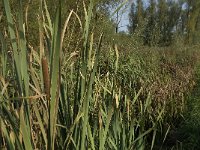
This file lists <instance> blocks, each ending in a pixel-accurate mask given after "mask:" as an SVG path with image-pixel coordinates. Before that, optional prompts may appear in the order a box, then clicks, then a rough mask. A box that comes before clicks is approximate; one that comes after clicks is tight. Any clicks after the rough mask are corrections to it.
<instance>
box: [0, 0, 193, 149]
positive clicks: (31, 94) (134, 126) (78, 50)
mask: <svg viewBox="0 0 200 150" xmlns="http://www.w3.org/2000/svg"><path fill="white" fill-rule="evenodd" d="M18 5H19V8H20V9H18V14H17V17H16V18H15V15H12V9H11V4H10V1H9V0H4V1H3V7H4V9H5V15H6V19H7V27H6V30H5V32H6V34H5V33H3V32H0V40H1V52H0V54H1V55H0V61H1V65H0V70H1V71H0V73H1V74H0V92H1V93H0V98H1V99H0V103H1V105H0V131H1V132H0V148H1V149H11V150H12V149H19V150H21V149H27V150H31V149H78V150H79V149H81V150H84V149H93V150H95V149H99V150H103V149H116V150H118V149H123V150H126V149H141V150H142V149H154V147H155V144H156V143H158V142H161V143H164V142H165V139H166V137H167V134H168V132H169V130H170V124H166V123H165V121H166V120H170V118H173V117H178V116H179V114H180V113H181V112H182V111H183V110H184V102H185V101H184V94H186V93H187V92H188V90H187V88H186V87H191V88H192V87H193V83H194V80H193V70H190V68H188V66H182V67H180V66H181V65H177V64H178V63H174V61H171V60H170V59H168V58H170V57H169V56H167V55H168V54H166V53H165V52H164V53H163V54H161V53H162V51H161V52H158V51H157V50H154V51H153V50H145V48H144V49H142V52H138V50H134V53H132V52H131V51H130V52H127V53H126V54H125V51H123V48H124V47H123V46H122V47H120V48H119V47H118V45H117V44H116V43H112V42H110V44H107V43H105V42H104V37H105V36H106V35H105V34H106V33H103V32H100V33H98V34H97V33H95V31H94V28H93V25H94V24H93V21H94V14H93V11H94V6H95V2H94V1H93V0H90V1H89V3H88V5H86V4H85V3H84V2H82V3H81V5H80V7H82V13H84V18H81V17H80V16H79V14H78V13H77V11H75V10H71V11H70V12H69V13H68V15H67V16H66V17H65V19H63V16H62V13H61V12H62V9H61V6H62V4H61V1H60V3H59V4H58V6H57V10H56V13H55V14H54V16H53V17H52V16H51V15H50V14H51V12H49V10H48V4H47V2H46V1H45V0H41V1H40V5H39V10H38V20H37V21H38V26H37V27H38V31H39V32H38V41H39V42H38V45H36V46H35V45H34V46H33V45H31V43H30V41H29V39H28V38H27V35H28V34H30V33H27V31H26V30H27V28H28V22H26V21H27V18H26V17H25V16H27V14H26V13H28V12H24V11H23V10H24V7H23V1H22V0H19V2H18ZM30 7H31V6H30ZM52 18H54V19H52ZM77 26H78V30H79V33H78V34H80V35H79V36H80V37H79V38H78V39H77V37H76V36H73V34H74V33H75V31H76V30H77ZM70 32H71V33H70ZM70 37H71V38H74V37H76V39H75V38H74V39H73V40H69V39H68V38H70ZM67 42H68V43H67ZM70 42H71V43H70ZM72 45H73V47H72ZM125 48H126V49H129V48H130V47H125ZM130 49H131V48H130ZM169 55H170V54H169ZM149 56H150V57H149ZM174 59H175V60H177V58H174ZM191 59H192V58H191ZM187 60H188V59H187ZM193 60H194V59H193ZM180 63H181V62H180ZM183 63H184V62H183ZM191 65H193V64H191ZM173 71H175V74H174V72H173ZM185 73H187V74H185ZM185 80H187V82H185ZM177 92H178V93H177ZM175 100H176V101H175ZM177 106H180V107H177ZM169 112H170V113H169ZM168 113H169V114H168ZM171 120H173V119H171ZM157 137H158V138H157Z"/></svg>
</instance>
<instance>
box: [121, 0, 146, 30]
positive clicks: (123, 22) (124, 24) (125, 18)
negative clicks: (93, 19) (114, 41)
mask: <svg viewBox="0 0 200 150" xmlns="http://www.w3.org/2000/svg"><path fill="white" fill-rule="evenodd" d="M135 1H136V0H129V2H128V7H127V8H126V9H123V8H122V10H121V11H123V10H124V12H123V13H122V14H123V15H122V17H121V21H120V24H119V27H120V28H119V31H125V32H126V31H128V29H127V26H128V24H129V18H128V14H129V12H130V6H131V4H132V3H133V2H135ZM148 1H149V0H143V2H144V5H148Z"/></svg>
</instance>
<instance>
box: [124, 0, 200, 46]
mask: <svg viewBox="0 0 200 150" xmlns="http://www.w3.org/2000/svg"><path fill="white" fill-rule="evenodd" d="M147 4H148V5H147ZM144 6H145V7H144ZM129 19H130V25H129V26H128V30H129V33H131V34H134V33H137V32H140V34H141V38H142V42H143V43H144V44H145V45H149V46H154V45H161V46H163V45H170V44H172V43H173V42H175V41H176V40H177V39H180V38H182V40H184V43H185V44H194V43H197V42H198V40H199V35H200V33H199V30H200V29H199V26H200V2H199V1H196V0H177V1H175V0H158V1H156V0H149V1H148V2H147V1H145V5H144V2H143V1H142V0H137V1H136V2H134V3H132V4H131V10H130V13H129Z"/></svg>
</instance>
